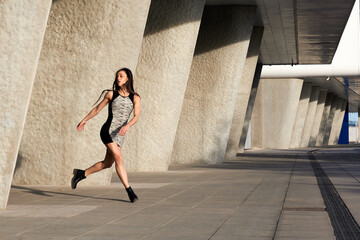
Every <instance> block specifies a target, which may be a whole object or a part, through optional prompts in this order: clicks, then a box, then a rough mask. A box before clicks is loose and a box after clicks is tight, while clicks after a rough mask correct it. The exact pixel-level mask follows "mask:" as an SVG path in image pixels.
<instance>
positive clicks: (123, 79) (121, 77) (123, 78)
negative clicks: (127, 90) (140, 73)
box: [117, 71, 128, 87]
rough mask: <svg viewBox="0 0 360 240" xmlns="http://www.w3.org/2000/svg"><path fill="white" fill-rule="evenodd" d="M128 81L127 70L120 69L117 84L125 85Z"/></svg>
mask: <svg viewBox="0 0 360 240" xmlns="http://www.w3.org/2000/svg"><path fill="white" fill-rule="evenodd" d="M127 81H128V77H127V76H126V73H125V71H120V72H119V73H118V77H117V84H118V86H119V87H121V86H124V84H125V83H126V82H127Z"/></svg>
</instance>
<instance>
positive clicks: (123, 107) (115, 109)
mask: <svg viewBox="0 0 360 240" xmlns="http://www.w3.org/2000/svg"><path fill="white" fill-rule="evenodd" d="M113 92H114V93H113V97H112V99H111V101H110V102H109V111H108V112H109V114H108V118H107V120H106V122H105V123H104V125H103V126H102V127H101V130H100V137H101V141H102V142H103V143H104V144H108V143H111V142H116V143H117V145H118V146H119V147H121V146H122V145H123V143H124V140H125V136H121V135H120V134H119V131H120V129H121V128H122V127H123V126H125V125H126V124H127V123H128V120H129V117H130V114H131V112H132V111H133V109H134V94H133V93H130V95H129V96H127V97H123V96H121V95H120V94H119V93H118V91H113Z"/></svg>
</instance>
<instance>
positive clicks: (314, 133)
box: [308, 89, 327, 147]
mask: <svg viewBox="0 0 360 240" xmlns="http://www.w3.org/2000/svg"><path fill="white" fill-rule="evenodd" d="M326 98H327V90H326V89H322V90H320V93H319V100H318V102H317V106H316V111H315V117H314V121H313V124H312V127H311V133H310V139H309V144H308V146H309V147H314V146H315V145H316V141H317V137H318V134H319V130H320V126H321V120H322V115H323V113H324V108H325V101H326Z"/></svg>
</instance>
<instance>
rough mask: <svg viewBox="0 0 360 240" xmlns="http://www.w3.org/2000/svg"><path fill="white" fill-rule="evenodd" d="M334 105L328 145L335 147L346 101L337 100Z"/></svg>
mask: <svg viewBox="0 0 360 240" xmlns="http://www.w3.org/2000/svg"><path fill="white" fill-rule="evenodd" d="M335 104H336V108H335V114H334V120H333V122H332V127H331V131H330V136H329V143H328V145H336V144H337V143H338V141H339V135H340V130H341V126H342V122H343V119H344V113H345V107H346V101H345V100H343V99H340V98H338V99H337V100H336V102H335Z"/></svg>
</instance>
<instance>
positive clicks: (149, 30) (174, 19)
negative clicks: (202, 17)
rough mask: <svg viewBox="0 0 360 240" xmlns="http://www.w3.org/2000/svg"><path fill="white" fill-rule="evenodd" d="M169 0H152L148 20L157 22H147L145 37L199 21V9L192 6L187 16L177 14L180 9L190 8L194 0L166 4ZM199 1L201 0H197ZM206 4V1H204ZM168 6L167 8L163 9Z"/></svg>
mask: <svg viewBox="0 0 360 240" xmlns="http://www.w3.org/2000/svg"><path fill="white" fill-rule="evenodd" d="M167 1H168V0H152V1H151V4H150V9H149V14H148V18H147V22H150V23H157V24H146V27H145V31H144V37H146V36H148V35H152V34H156V33H158V32H161V31H164V30H167V29H170V28H173V27H176V26H178V25H182V24H186V23H189V22H195V21H199V19H198V18H199V14H198V10H196V9H194V8H191V9H192V11H190V12H188V15H187V16H186V17H184V16H181V15H179V14H176V12H178V11H179V10H180V9H179V8H185V9H188V7H187V6H188V5H189V4H192V2H193V0H182V1H181V3H180V4H176V3H174V4H166V2H167ZM197 1H199V0H197ZM204 4H205V1H204ZM163 8H166V9H163Z"/></svg>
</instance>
